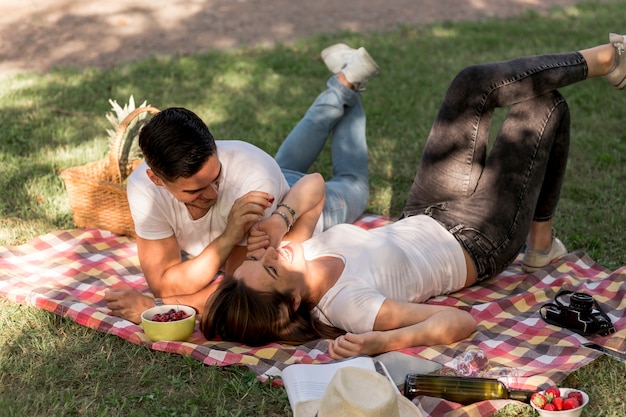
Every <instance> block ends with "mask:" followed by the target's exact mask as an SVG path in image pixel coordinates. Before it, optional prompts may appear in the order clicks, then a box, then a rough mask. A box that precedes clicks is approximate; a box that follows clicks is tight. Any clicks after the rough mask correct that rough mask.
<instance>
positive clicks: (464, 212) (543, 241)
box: [202, 34, 626, 358]
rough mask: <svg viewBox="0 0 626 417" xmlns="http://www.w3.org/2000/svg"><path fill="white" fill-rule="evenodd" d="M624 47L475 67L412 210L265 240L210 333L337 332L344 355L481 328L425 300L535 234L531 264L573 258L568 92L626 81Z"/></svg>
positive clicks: (421, 173)
mask: <svg viewBox="0 0 626 417" xmlns="http://www.w3.org/2000/svg"><path fill="white" fill-rule="evenodd" d="M610 42H611V43H609V44H605V45H600V46H596V47H594V48H590V49H585V50H582V51H578V52H571V53H564V54H554V55H542V56H532V57H525V58H519V59H514V60H511V61H506V62H499V63H491V64H485V65H475V66H470V67H468V68H466V69H464V70H462V71H461V72H460V73H459V74H458V75H457V76H456V78H455V79H454V80H453V81H452V83H451V85H450V87H449V88H448V91H447V92H446V95H445V97H444V99H443V103H442V105H441V108H440V110H439V113H438V115H437V117H436V119H435V122H434V124H433V127H432V129H431V132H430V135H429V137H428V141H427V143H426V146H425V149H424V153H423V155H422V159H421V162H420V165H419V168H418V171H417V174H416V176H415V180H414V182H413V185H412V188H411V190H410V193H409V197H408V200H407V204H406V206H405V208H404V210H403V218H402V219H401V220H399V221H398V222H396V223H394V224H391V225H388V226H385V227H382V228H379V229H373V230H370V231H365V230H362V229H359V228H358V227H356V226H352V225H339V226H335V227H333V228H331V229H329V230H327V231H326V232H324V233H323V234H321V235H319V236H316V237H314V238H312V239H310V240H308V241H306V242H305V243H303V244H297V243H293V242H287V243H285V244H284V245H283V246H281V247H280V248H279V249H278V250H274V249H272V248H268V249H258V248H253V249H257V250H256V251H255V252H251V256H250V257H249V258H248V260H247V261H246V262H244V263H243V264H242V265H241V266H240V267H239V268H238V269H237V270H236V271H235V273H234V274H233V276H232V277H229V278H228V279H225V281H224V282H223V283H222V284H221V287H220V288H219V289H218V291H217V292H216V294H215V296H214V297H212V298H211V299H210V300H208V304H207V308H206V311H207V313H206V314H205V316H204V317H203V320H202V329H203V332H204V334H205V335H206V337H207V338H209V339H212V338H214V337H215V336H218V335H219V336H221V337H222V338H223V339H226V340H231V341H239V342H243V343H246V344H249V345H263V344H266V343H268V342H272V341H281V342H288V343H303V342H306V341H309V340H312V339H316V338H320V337H327V338H335V340H334V342H333V343H331V344H330V346H329V353H330V355H331V357H333V358H342V357H349V356H353V355H358V354H367V355H374V354H378V353H381V352H385V351H389V350H396V349H400V348H405V347H411V346H418V345H434V344H448V343H452V342H455V341H458V340H461V339H463V338H465V337H467V336H469V335H470V334H471V333H472V332H473V330H474V328H475V322H474V320H473V318H472V316H471V315H470V314H469V313H468V312H466V311H463V310H459V309H455V308H450V307H444V306H436V305H429V304H423V302H424V301H426V300H427V299H428V298H430V297H432V296H435V295H439V294H445V293H449V292H452V291H456V290H459V289H461V288H464V287H467V286H469V285H472V284H474V283H476V282H480V281H482V280H484V279H487V278H490V277H494V276H496V275H497V274H499V273H500V272H501V271H502V270H503V269H504V268H505V267H506V266H507V265H509V264H510V262H511V261H513V260H514V259H515V258H516V256H517V254H518V253H519V251H520V249H521V248H522V246H523V245H524V243H525V242H526V244H527V246H528V248H529V249H528V250H527V252H526V254H525V256H524V260H523V263H524V264H525V265H526V266H525V268H526V269H528V270H533V269H535V268H541V267H543V266H546V265H547V264H549V263H550V262H551V261H552V260H554V259H555V258H558V257H560V256H562V255H563V254H564V253H565V252H566V251H565V248H564V247H563V245H562V244H561V243H560V242H559V241H558V240H557V239H556V238H555V237H554V236H553V231H552V219H553V216H554V214H555V211H556V206H557V202H558V200H559V194H560V189H561V184H562V181H563V176H564V172H565V165H566V161H567V153H568V146H569V126H570V116H569V110H568V106H567V103H566V102H565V99H564V98H563V96H561V94H560V93H559V92H558V91H557V89H558V88H561V87H564V86H567V85H570V84H573V83H576V82H578V81H582V80H585V79H587V78H592V77H599V76H604V77H605V78H606V79H607V80H608V81H610V82H611V83H612V84H613V85H614V86H615V87H616V88H618V89H623V88H624V86H626V59H624V55H623V52H624V44H625V43H626V37H624V36H622V35H614V34H611V35H610ZM503 106H511V109H510V111H509V113H508V115H507V118H506V120H505V121H504V123H503V125H502V128H501V130H500V132H499V133H498V135H497V138H496V140H495V144H494V146H493V149H492V150H491V152H490V154H489V155H487V141H488V131H489V127H490V123H491V119H492V115H493V111H494V109H495V108H497V107H503ZM288 197H289V198H293V196H288ZM345 332H347V333H345ZM343 333H345V334H343Z"/></svg>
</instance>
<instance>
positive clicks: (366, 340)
mask: <svg viewBox="0 0 626 417" xmlns="http://www.w3.org/2000/svg"><path fill="white" fill-rule="evenodd" d="M385 347H386V341H385V332H377V331H372V332H367V333H361V334H354V333H346V334H345V335H343V336H339V337H338V338H336V339H335V340H333V341H332V342H330V343H329V344H328V354H329V355H330V357H331V358H333V359H343V358H349V357H351V356H356V355H368V356H374V355H378V354H379V353H384V352H386V351H387V349H386V348H385Z"/></svg>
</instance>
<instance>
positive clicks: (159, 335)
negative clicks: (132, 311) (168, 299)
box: [141, 304, 196, 342]
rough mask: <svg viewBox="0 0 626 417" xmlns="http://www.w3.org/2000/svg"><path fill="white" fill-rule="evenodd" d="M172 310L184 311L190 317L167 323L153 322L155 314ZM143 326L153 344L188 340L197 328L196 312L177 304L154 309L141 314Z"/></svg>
mask: <svg viewBox="0 0 626 417" xmlns="http://www.w3.org/2000/svg"><path fill="white" fill-rule="evenodd" d="M170 309H174V310H176V311H178V310H182V311H184V312H185V313H187V314H188V315H189V317H187V318H185V319H182V320H176V321H166V322H159V321H154V320H152V318H153V317H154V315H155V314H157V313H158V314H163V313H167V312H168V311H169V310H170ZM141 326H142V327H143V331H144V333H145V334H146V336H148V338H149V339H150V340H152V341H153V342H158V341H159V340H179V341H182V340H187V339H189V336H191V334H192V333H193V330H194V328H195V327H196V310H194V309H193V308H191V307H189V306H183V305H177V304H166V305H162V306H156V307H152V308H149V309H147V310H146V311H144V312H143V313H141Z"/></svg>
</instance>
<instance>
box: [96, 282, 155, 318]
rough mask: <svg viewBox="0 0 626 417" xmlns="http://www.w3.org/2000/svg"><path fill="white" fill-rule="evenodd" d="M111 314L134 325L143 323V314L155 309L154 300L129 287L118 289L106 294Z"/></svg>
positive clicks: (105, 297) (108, 291)
mask: <svg viewBox="0 0 626 417" xmlns="http://www.w3.org/2000/svg"><path fill="white" fill-rule="evenodd" d="M104 299H105V300H106V302H107V307H108V308H109V309H110V310H111V314H113V315H114V316H117V317H121V318H123V319H126V320H128V321H132V322H133V323H137V324H138V323H141V313H143V312H144V311H146V310H147V309H149V308H151V307H154V299H153V298H151V297H148V296H146V295H143V294H142V293H140V292H139V291H137V290H135V289H133V288H131V287H129V286H124V287H116V288H113V289H110V290H107V291H106V292H105V293H104Z"/></svg>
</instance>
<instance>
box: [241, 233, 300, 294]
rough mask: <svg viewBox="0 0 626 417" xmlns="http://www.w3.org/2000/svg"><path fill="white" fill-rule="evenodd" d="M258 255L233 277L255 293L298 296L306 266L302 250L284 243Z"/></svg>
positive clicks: (296, 245) (297, 244) (293, 243)
mask: <svg viewBox="0 0 626 417" xmlns="http://www.w3.org/2000/svg"><path fill="white" fill-rule="evenodd" d="M260 252H261V251H258V252H257V253H259V255H257V256H256V257H249V258H248V259H246V260H245V261H244V262H243V263H242V264H241V265H240V266H239V268H237V269H236V270H235V272H234V274H233V275H234V277H235V278H236V279H241V280H243V282H244V284H246V286H248V287H250V288H252V289H254V290H257V291H271V290H277V291H279V292H280V293H282V294H289V295H292V296H295V295H301V294H302V290H303V289H304V271H305V266H306V261H305V260H304V254H303V252H302V246H301V245H300V244H299V243H296V242H286V243H284V244H283V245H282V246H281V247H279V248H278V249H274V248H272V247H270V248H268V249H266V250H265V251H264V252H263V254H262V255H261V254H260ZM259 256H260V257H259Z"/></svg>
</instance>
